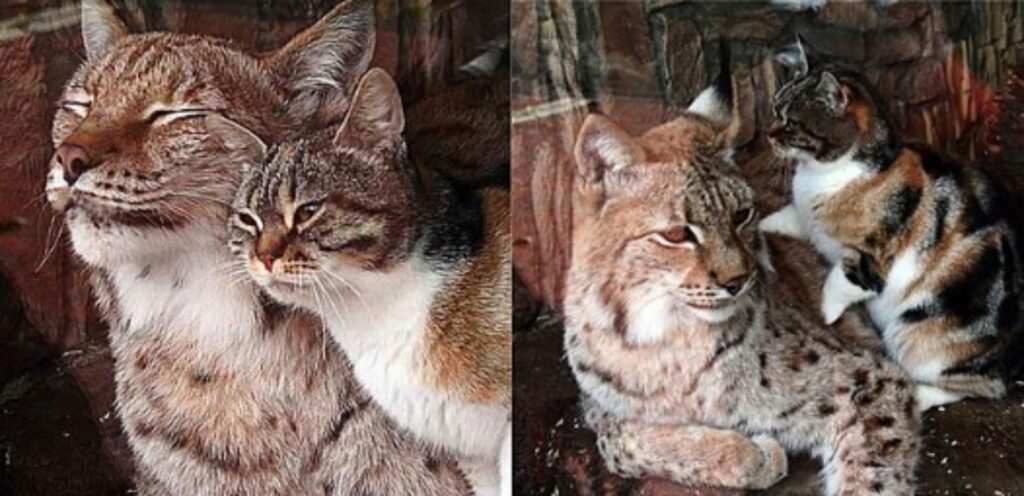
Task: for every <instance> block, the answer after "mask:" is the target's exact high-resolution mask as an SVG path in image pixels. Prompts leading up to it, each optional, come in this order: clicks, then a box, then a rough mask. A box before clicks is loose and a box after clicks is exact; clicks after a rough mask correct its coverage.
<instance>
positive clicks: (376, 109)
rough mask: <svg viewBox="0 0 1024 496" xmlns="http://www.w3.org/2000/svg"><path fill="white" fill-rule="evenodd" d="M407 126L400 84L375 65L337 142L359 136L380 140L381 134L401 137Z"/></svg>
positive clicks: (363, 81) (362, 83) (358, 90)
mask: <svg viewBox="0 0 1024 496" xmlns="http://www.w3.org/2000/svg"><path fill="white" fill-rule="evenodd" d="M404 129H405V113H404V112H403V110H402V97H401V96H399V94H398V87H396V86H395V82H394V81H393V80H392V79H391V76H388V73H387V72H384V70H383V69H379V68H376V67H374V68H373V69H370V70H369V71H367V73H366V75H364V76H363V78H362V79H361V80H360V81H359V87H357V88H356V91H355V93H354V94H353V95H352V106H351V108H350V109H349V112H348V116H346V117H345V121H344V122H342V124H341V128H340V129H338V133H337V134H336V135H335V137H334V142H335V143H342V142H344V141H346V140H350V139H360V138H363V139H370V140H372V141H373V142H378V141H380V139H381V137H386V138H399V137H400V136H401V135H402V131H403V130H404Z"/></svg>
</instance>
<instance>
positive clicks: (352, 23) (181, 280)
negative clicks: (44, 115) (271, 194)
mask: <svg viewBox="0 0 1024 496" xmlns="http://www.w3.org/2000/svg"><path fill="white" fill-rule="evenodd" d="M82 31H83V37H84V41H85V47H86V52H87V57H88V59H87V60H86V61H85V62H84V64H83V65H82V66H81V67H80V68H79V70H78V71H77V72H76V73H75V74H74V76H73V77H72V78H71V80H70V81H69V82H68V84H67V87H66V89H65V91H64V94H63V96H62V99H61V102H60V107H59V109H58V110H57V114H56V116H55V118H54V125H53V142H54V145H55V146H56V148H57V150H56V153H55V155H54V158H53V161H52V163H51V168H50V170H49V174H48V177H47V186H46V192H47V197H48V199H49V201H50V203H51V205H52V206H53V207H54V208H56V209H57V210H59V211H61V212H63V213H64V217H65V223H66V226H67V228H68V230H69V232H70V237H71V242H72V246H73V249H74V251H75V253H76V254H77V255H78V256H79V257H81V258H82V259H83V260H84V261H85V262H86V264H87V265H88V266H89V267H90V269H91V271H92V272H93V290H94V292H95V293H96V295H97V299H98V306H99V308H100V310H101V312H102V314H103V316H104V318H105V320H106V321H107V322H108V323H109V325H110V328H111V329H110V343H111V351H112V355H113V358H114V368H115V383H116V394H117V401H116V408H117V414H118V416H119V417H120V419H121V421H122V423H123V425H124V429H125V431H126V433H127V437H128V441H129V444H130V446H131V449H132V451H133V454H134V461H135V467H136V472H137V474H136V484H137V488H138V491H139V492H140V493H141V494H146V495H182V494H190V495H191V494H196V495H238V494H259V495H313V494H317V495H322V494H334V495H348V494H382V495H383V494H389V495H390V494H434V495H448V494H464V493H465V492H466V491H467V490H468V488H467V487H466V484H465V480H464V477H463V476H462V474H461V473H459V471H458V469H457V467H456V466H455V465H454V464H453V463H451V462H450V461H448V460H447V458H446V457H444V456H443V455H440V454H437V453H435V451H434V450H432V449H427V448H425V447H421V446H419V445H418V444H417V443H415V442H413V441H410V440H409V439H408V438H407V437H405V436H404V435H403V434H401V431H399V430H398V429H397V428H396V427H395V425H394V423H393V422H391V421H390V420H389V419H388V417H387V416H386V415H385V414H384V413H383V412H382V411H381V410H380V409H379V407H378V406H376V405H375V404H374V403H373V402H372V401H371V400H370V399H369V398H368V397H367V395H366V394H365V393H363V392H362V391H361V390H360V388H359V386H358V384H357V383H356V382H355V381H354V379H353V377H352V371H351V368H350V366H349V364H348V362H347V361H346V360H345V358H344V356H343V355H342V354H341V353H340V352H338V351H337V350H335V349H334V348H333V347H332V346H328V343H327V342H326V341H325V339H326V336H324V335H323V334H322V332H321V329H322V328H321V324H320V322H319V321H318V320H317V319H315V318H314V317H312V316H310V315H307V314H304V313H302V312H296V311H291V310H285V309H283V308H282V307H281V306H280V305H275V304H273V303H272V302H269V301H267V300H266V299H265V298H262V297H261V296H260V293H259V291H258V288H256V287H255V285H254V284H252V283H250V282H247V281H246V280H245V279H244V277H242V275H241V274H233V273H231V272H230V270H229V267H231V266H232V264H231V261H232V256H231V253H230V251H229V250H228V249H227V247H226V246H225V243H226V241H225V237H226V236H227V232H226V230H225V228H224V224H225V222H226V221H227V218H228V216H229V214H230V209H229V205H230V202H231V200H232V198H233V197H234V193H235V189H236V187H237V185H238V182H239V180H240V177H239V176H240V172H241V169H242V164H244V163H246V162H247V161H251V160H253V159H254V157H259V156H262V154H263V153H264V149H265V145H264V142H265V141H273V140H276V139H281V138H283V137H285V136H287V135H288V134H287V133H290V132H296V133H297V132H301V131H302V128H303V125H304V123H306V122H311V123H312V122H317V121H319V120H322V119H327V120H329V119H331V118H332V116H331V115H330V111H331V110H334V109H338V108H339V107H340V108H342V109H344V108H347V106H348V104H347V102H348V92H349V91H351V85H353V80H351V79H350V77H351V78H354V77H355V75H353V74H351V73H352V72H355V73H356V75H358V73H361V72H362V71H364V70H365V68H366V66H367V65H368V63H369V58H370V54H372V52H373V43H374V41H373V40H374V25H373V16H372V10H371V9H369V8H368V4H366V3H365V2H364V3H353V2H350V3H345V4H342V5H340V6H338V7H337V8H336V9H335V10H333V11H331V12H330V13H329V14H328V15H326V16H325V17H324V18H323V19H322V20H320V21H319V22H318V23H317V24H316V25H314V26H313V27H311V28H309V29H308V30H306V31H305V32H303V33H301V34H299V35H298V36H297V37H296V38H294V39H293V40H292V41H291V42H290V43H289V44H288V45H287V46H285V47H284V48H282V49H281V50H278V51H276V52H274V53H272V54H268V55H267V56H264V57H256V56H254V55H250V54H248V53H245V52H243V51H241V50H239V49H236V48H234V47H233V46H232V45H231V44H230V43H228V42H226V41H223V40H218V39H214V38H209V37H202V36H192V35H183V34H170V33H149V34H129V32H128V30H127V29H126V28H125V26H124V24H123V23H122V22H121V21H120V20H119V19H118V17H117V15H116V13H115V11H114V10H113V8H112V7H111V6H110V5H108V4H107V3H105V2H102V1H98V0H93V1H88V0H87V1H85V2H83V4H82ZM327 104H329V108H325V107H324V105H327Z"/></svg>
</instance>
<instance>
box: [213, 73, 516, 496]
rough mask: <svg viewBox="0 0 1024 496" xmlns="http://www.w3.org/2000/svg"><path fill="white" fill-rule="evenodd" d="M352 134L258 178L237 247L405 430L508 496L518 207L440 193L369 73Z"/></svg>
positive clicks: (386, 89)
mask: <svg viewBox="0 0 1024 496" xmlns="http://www.w3.org/2000/svg"><path fill="white" fill-rule="evenodd" d="M353 102H354V103H353V106H352V108H351V110H350V112H349V115H348V116H347V117H346V119H345V121H344V122H343V123H342V125H341V126H340V127H339V128H337V129H331V130H329V132H326V133H323V134H322V135H319V136H317V137H315V138H312V139H309V140H297V141H288V142H286V143H283V144H281V145H280V146H278V147H275V148H274V149H272V150H271V151H270V154H269V157H268V159H267V160H266V163H265V164H264V165H263V166H261V167H255V168H252V169H251V170H249V171H248V173H247V174H246V178H245V179H244V181H243V185H242V187H241V188H240V189H239V191H238V195H237V196H236V200H235V204H234V208H235V212H236V214H235V216H234V217H233V219H232V221H231V227H230V229H231V233H232V235H231V241H230V243H231V247H232V250H233V251H234V253H235V254H236V256H237V257H238V261H239V263H240V265H241V266H243V267H244V268H245V270H246V271H247V272H248V273H249V275H250V276H251V277H252V278H253V280H255V281H256V282H257V283H258V284H260V285H261V286H262V287H263V288H264V289H265V290H266V291H267V293H268V294H269V295H271V296H272V297H273V298H275V299H276V300H278V301H280V302H282V303H285V304H289V305H294V306H297V307H299V308H304V309H307V310H311V311H313V312H315V313H316V314H318V315H320V316H321V317H322V318H323V319H324V321H325V322H326V323H327V326H328V329H329V330H330V332H331V335H332V336H333V337H334V338H335V341H336V342H337V343H338V344H339V345H340V346H341V347H342V348H343V349H344V350H345V352H346V354H347V355H348V356H349V358H350V359H351V360H352V362H353V366H354V369H355V373H356V376H357V377H358V379H359V381H360V383H361V384H362V385H363V386H364V388H365V389H366V390H367V391H368V392H369V393H370V395H371V396H372V397H373V398H374V399H375V400H376V401H377V402H379V403H380V404H381V406H382V407H383V408H384V409H385V411H387V412H388V413H389V414H390V415H391V416H392V417H393V418H394V419H395V420H396V421H397V422H398V424H399V425H401V426H403V427H405V428H407V429H409V431H411V432H412V433H413V434H415V435H416V436H417V437H419V438H420V439H423V440H426V441H428V442H430V443H431V444H433V445H436V446H438V447H441V448H444V449H447V450H450V451H451V452H453V453H455V454H456V455H457V457H458V458H459V459H460V464H461V465H462V467H463V468H465V469H466V471H467V474H468V476H469V478H470V480H471V481H472V482H473V486H474V489H475V490H476V491H477V492H478V493H479V494H497V493H498V486H499V476H498V471H499V470H498V469H499V459H501V464H502V469H503V472H504V473H503V474H502V475H501V477H500V478H501V483H502V488H501V489H502V491H504V494H511V480H510V475H511V473H510V472H511V470H510V462H509V458H510V456H511V453H510V451H509V450H510V444H509V436H510V432H511V431H510V422H509V413H510V408H511V379H512V377H511V362H510V359H511V321H510V315H511V307H510V300H511V279H510V278H511V274H510V250H511V246H510V245H509V239H508V194H507V192H506V191H504V190H498V189H490V190H485V191H484V192H482V193H477V192H460V191H456V190H454V189H451V188H450V187H449V186H447V185H446V184H445V183H444V181H443V180H441V179H440V178H436V180H433V181H431V182H430V189H428V188H427V187H426V186H425V184H424V183H423V182H421V181H420V177H419V175H418V174H417V169H416V168H415V167H414V166H413V165H412V164H411V163H410V161H409V159H408V157H407V154H406V147H405V141H404V139H403V138H402V131H403V126H404V113H403V110H402V104H401V101H400V99H399V97H398V92H397V89H396V88H395V86H394V83H393V82H392V81H391V79H390V77H389V76H388V75H387V74H386V73H384V72H383V71H381V70H379V69H372V70H370V71H369V72H368V73H367V74H366V75H365V76H364V77H363V79H362V82H361V83H360V85H359V87H358V88H357V90H356V92H355V96H354V97H353Z"/></svg>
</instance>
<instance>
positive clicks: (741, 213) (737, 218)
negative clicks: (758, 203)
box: [732, 208, 754, 228]
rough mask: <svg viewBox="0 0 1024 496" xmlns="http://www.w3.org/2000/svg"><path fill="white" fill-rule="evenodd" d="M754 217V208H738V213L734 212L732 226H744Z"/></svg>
mask: <svg viewBox="0 0 1024 496" xmlns="http://www.w3.org/2000/svg"><path fill="white" fill-rule="evenodd" d="M753 218H754V209H752V208H744V209H740V210H737V211H736V213H734V214H732V226H733V227H735V228H740V227H743V226H745V225H746V224H747V223H748V222H750V220H751V219H753Z"/></svg>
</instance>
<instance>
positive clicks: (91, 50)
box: [82, 0, 129, 60]
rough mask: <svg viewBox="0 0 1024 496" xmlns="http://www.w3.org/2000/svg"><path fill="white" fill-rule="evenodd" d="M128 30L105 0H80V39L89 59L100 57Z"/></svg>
mask: <svg viewBox="0 0 1024 496" xmlns="http://www.w3.org/2000/svg"><path fill="white" fill-rule="evenodd" d="M128 32H129V31H128V27H127V26H125V24H124V22H123V21H122V20H121V19H120V18H119V17H118V16H117V11H115V10H114V7H113V6H112V5H110V4H109V3H107V2H106V0H82V41H84V43H85V56H86V57H87V58H88V59H89V60H97V59H99V58H100V57H102V56H103V54H104V53H106V52H107V50H109V49H110V47H112V46H113V45H114V44H115V43H117V40H119V39H121V38H123V37H125V36H127V35H128Z"/></svg>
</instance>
